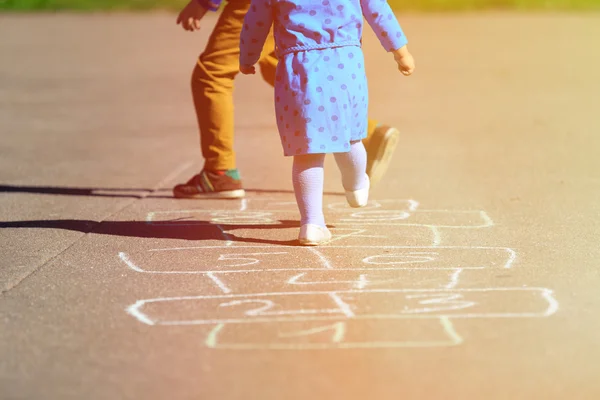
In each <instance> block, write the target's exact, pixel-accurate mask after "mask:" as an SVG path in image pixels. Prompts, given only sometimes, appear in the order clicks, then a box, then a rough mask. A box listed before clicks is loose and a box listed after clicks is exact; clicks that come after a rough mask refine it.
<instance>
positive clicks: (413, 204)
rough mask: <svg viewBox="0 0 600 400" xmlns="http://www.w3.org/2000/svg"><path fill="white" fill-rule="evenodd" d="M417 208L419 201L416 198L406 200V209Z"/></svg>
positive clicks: (413, 209)
mask: <svg viewBox="0 0 600 400" xmlns="http://www.w3.org/2000/svg"><path fill="white" fill-rule="evenodd" d="M417 208H419V202H418V201H416V200H408V211H416V210H417Z"/></svg>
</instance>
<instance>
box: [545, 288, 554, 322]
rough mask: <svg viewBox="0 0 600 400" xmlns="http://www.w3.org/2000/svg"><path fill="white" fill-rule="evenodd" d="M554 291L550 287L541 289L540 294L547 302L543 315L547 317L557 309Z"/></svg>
mask: <svg viewBox="0 0 600 400" xmlns="http://www.w3.org/2000/svg"><path fill="white" fill-rule="evenodd" d="M553 294H554V292H553V291H552V290H550V289H543V291H542V296H543V297H544V298H545V299H546V301H547V302H548V304H549V305H548V309H547V310H546V312H545V313H544V316H545V317H548V316H550V315H552V314H554V313H556V312H557V311H558V301H557V300H556V299H555V298H554V295H553Z"/></svg>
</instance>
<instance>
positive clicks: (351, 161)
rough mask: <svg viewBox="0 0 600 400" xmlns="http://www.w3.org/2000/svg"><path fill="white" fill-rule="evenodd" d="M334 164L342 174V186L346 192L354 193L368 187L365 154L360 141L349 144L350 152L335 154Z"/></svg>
mask: <svg viewBox="0 0 600 400" xmlns="http://www.w3.org/2000/svg"><path fill="white" fill-rule="evenodd" d="M334 156H335V162H336V163H337V165H338V168H339V169H340V172H341V173H342V186H344V189H345V190H346V191H355V190H359V189H364V188H366V187H368V186H369V178H368V176H367V173H366V170H367V152H366V151H365V146H364V145H363V143H362V142H361V141H360V140H357V141H354V142H350V151H349V152H347V153H335V154H334Z"/></svg>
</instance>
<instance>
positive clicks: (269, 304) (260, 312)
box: [219, 299, 342, 317]
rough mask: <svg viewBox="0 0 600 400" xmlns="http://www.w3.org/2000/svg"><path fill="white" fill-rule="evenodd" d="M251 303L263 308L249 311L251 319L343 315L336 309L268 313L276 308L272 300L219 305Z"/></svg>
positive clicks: (231, 302) (240, 301)
mask: <svg viewBox="0 0 600 400" xmlns="http://www.w3.org/2000/svg"><path fill="white" fill-rule="evenodd" d="M251 303H259V304H262V306H261V307H256V308H253V309H251V310H247V311H246V312H245V313H244V314H245V315H247V316H249V317H256V316H271V315H274V316H279V315H308V314H339V313H342V311H340V310H339V309H337V308H334V309H316V310H304V309H300V310H290V311H267V310H271V309H273V308H274V307H275V303H274V302H273V301H272V300H263V299H256V300H253V299H249V300H233V301H230V302H227V303H221V304H219V307H232V306H239V305H242V304H251Z"/></svg>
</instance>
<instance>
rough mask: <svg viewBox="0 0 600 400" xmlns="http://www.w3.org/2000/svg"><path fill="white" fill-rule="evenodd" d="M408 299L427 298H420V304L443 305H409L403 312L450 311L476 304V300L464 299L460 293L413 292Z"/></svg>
mask: <svg viewBox="0 0 600 400" xmlns="http://www.w3.org/2000/svg"><path fill="white" fill-rule="evenodd" d="M406 298H407V299H419V298H425V300H420V301H419V304H421V305H424V306H426V305H431V304H433V305H438V304H439V305H441V307H423V308H415V309H411V308H409V307H408V306H405V307H404V309H403V310H402V313H405V314H423V313H432V312H437V311H450V310H462V309H464V308H470V307H473V306H474V305H476V304H477V303H475V302H474V301H465V300H462V299H463V295H462V294H460V293H451V294H448V293H425V294H413V295H407V296H406Z"/></svg>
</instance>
